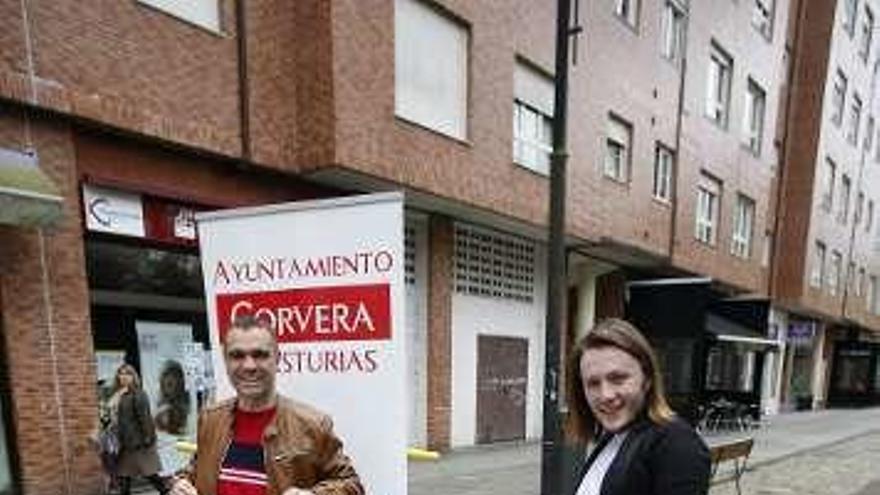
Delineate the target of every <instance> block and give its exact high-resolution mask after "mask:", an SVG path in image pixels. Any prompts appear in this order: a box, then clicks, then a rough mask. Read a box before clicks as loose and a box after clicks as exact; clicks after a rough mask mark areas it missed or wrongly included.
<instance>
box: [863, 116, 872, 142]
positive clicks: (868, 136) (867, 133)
mask: <svg viewBox="0 0 880 495" xmlns="http://www.w3.org/2000/svg"><path fill="white" fill-rule="evenodd" d="M873 144H874V116H873V115H869V116H868V123H867V124H865V141H864V146H865V149H866V150H870V149H871V146H872V145H873Z"/></svg>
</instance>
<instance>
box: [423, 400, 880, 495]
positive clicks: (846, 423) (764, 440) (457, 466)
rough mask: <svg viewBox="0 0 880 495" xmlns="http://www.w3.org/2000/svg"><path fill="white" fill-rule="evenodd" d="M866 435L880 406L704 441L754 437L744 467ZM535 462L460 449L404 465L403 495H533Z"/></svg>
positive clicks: (508, 447)
mask: <svg viewBox="0 0 880 495" xmlns="http://www.w3.org/2000/svg"><path fill="white" fill-rule="evenodd" d="M871 432H880V408H870V409H855V410H842V409H832V410H822V411H808V412H791V413H784V414H779V415H775V416H770V417H768V418H766V419H765V421H764V424H763V425H762V427H761V428H760V429H758V430H753V431H747V432H733V433H724V434H709V435H706V441H707V443H709V444H710V445H712V444H716V443H721V442H724V441H727V440H731V439H733V438H741V437H743V436H749V435H751V436H754V437H755V446H754V448H753V451H752V455H751V457H750V459H749V463H748V465H749V466H750V467H751V468H756V467H758V466H761V465H766V464H770V463H774V462H778V461H782V460H785V459H787V458H789V457H792V456H794V455H798V454H801V453H804V452H808V451H811V450H814V449H818V448H821V447H827V446H830V445H834V444H836V443H840V442H844V441H846V440H850V439H853V438H856V437H859V436H862V435H865V434H868V433H871ZM540 464H541V449H540V444H539V443H537V442H533V443H525V444H523V443H520V444H505V445H494V446H490V447H473V448H467V449H461V450H457V451H453V452H450V453H447V454H446V455H444V456H443V457H442V458H441V459H440V460H439V461H434V462H410V463H409V471H410V472H409V495H489V494H496V493H504V494H505V495H536V494H537V493H539V491H540V473H541V465H540ZM724 474H725V473H724V470H723V469H722V470H721V471H720V472H719V475H720V476H724Z"/></svg>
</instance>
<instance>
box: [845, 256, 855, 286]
mask: <svg viewBox="0 0 880 495" xmlns="http://www.w3.org/2000/svg"><path fill="white" fill-rule="evenodd" d="M844 283H845V284H846V287H847V291H849V292H855V285H856V264H855V263H853V262H852V261H850V262H849V263H848V264H847V265H846V280H845V281H844Z"/></svg>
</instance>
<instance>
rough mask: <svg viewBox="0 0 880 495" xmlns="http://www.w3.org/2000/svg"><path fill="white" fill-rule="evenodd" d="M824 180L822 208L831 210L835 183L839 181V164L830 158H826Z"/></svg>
mask: <svg viewBox="0 0 880 495" xmlns="http://www.w3.org/2000/svg"><path fill="white" fill-rule="evenodd" d="M822 181H823V183H822V209H823V210H825V211H828V212H830V211H831V209H832V208H833V206H834V186H835V184H834V183H835V182H836V181H837V165H835V163H834V162H833V161H831V159H830V158H825V175H823V176H822Z"/></svg>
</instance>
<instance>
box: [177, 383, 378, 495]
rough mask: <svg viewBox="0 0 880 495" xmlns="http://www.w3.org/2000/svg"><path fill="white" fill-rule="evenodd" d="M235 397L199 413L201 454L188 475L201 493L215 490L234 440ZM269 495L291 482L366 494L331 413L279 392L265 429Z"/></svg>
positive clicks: (331, 492) (333, 493)
mask: <svg viewBox="0 0 880 495" xmlns="http://www.w3.org/2000/svg"><path fill="white" fill-rule="evenodd" d="M234 415H235V399H230V400H227V401H223V402H220V403H218V404H216V405H213V406H210V407H208V408H207V409H205V411H204V412H202V414H201V416H200V417H199V429H198V453H197V455H196V458H195V460H194V461H193V464H192V465H191V466H190V470H189V472H188V473H187V476H188V477H189V479H190V482H191V483H192V484H193V485H195V487H196V489H197V490H198V492H199V495H215V493H216V492H217V478H218V476H219V474H220V463H221V462H223V457H224V456H225V455H226V449H227V448H229V444H230V442H231V441H232V422H233V418H234ZM263 458H264V459H265V460H264V462H265V466H266V474H267V476H268V478H269V486H268V488H267V491H266V495H281V494H282V493H284V491H285V490H287V489H288V488H291V487H297V488H302V489H305V490H311V491H312V492H314V493H315V494H316V495H363V494H364V488H363V486H361V481H360V478H359V477H358V475H357V472H356V471H355V469H354V466H353V465H352V463H351V460H350V459H349V458H348V457H347V456H346V455H345V454H344V453H343V451H342V442H341V441H340V440H339V438H338V437H337V436H336V435H335V434H334V433H333V424H332V421H331V419H330V417H329V416H327V415H326V414H324V413H322V412H320V411H318V410H316V409H314V408H312V407H310V406H308V405H306V404H303V403H300V402H296V401H294V400H291V399H288V398H285V397H281V396H278V411H277V412H276V414H275V418H274V419H273V420H272V422H271V423H270V424H269V426H267V427H266V431H265V432H263Z"/></svg>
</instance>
